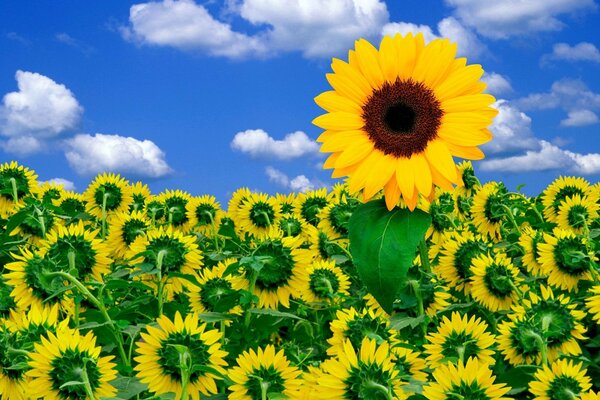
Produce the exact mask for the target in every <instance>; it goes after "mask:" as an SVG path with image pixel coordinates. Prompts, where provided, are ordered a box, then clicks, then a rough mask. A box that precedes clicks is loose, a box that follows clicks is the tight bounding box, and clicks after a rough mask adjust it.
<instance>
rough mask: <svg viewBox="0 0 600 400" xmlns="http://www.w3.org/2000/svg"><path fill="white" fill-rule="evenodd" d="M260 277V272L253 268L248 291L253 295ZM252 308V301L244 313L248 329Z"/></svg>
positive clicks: (245, 325)
mask: <svg viewBox="0 0 600 400" xmlns="http://www.w3.org/2000/svg"><path fill="white" fill-rule="evenodd" d="M257 278H258V273H257V272H256V271H255V270H252V275H251V276H250V286H249V288H248V291H249V292H250V294H251V295H254V287H255V286H256V279H257ZM250 308H252V302H251V303H250V304H249V305H248V308H247V309H246V310H245V313H246V314H245V315H244V327H245V328H246V329H248V327H249V326H250V311H249V310H250Z"/></svg>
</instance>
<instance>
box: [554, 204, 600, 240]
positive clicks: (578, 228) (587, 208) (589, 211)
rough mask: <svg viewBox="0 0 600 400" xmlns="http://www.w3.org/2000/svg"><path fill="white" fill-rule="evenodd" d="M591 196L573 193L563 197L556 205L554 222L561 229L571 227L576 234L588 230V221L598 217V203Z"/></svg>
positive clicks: (599, 205)
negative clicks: (557, 205)
mask: <svg viewBox="0 0 600 400" xmlns="http://www.w3.org/2000/svg"><path fill="white" fill-rule="evenodd" d="M596 201H597V200H596V199H595V198H593V197H588V196H584V197H581V196H580V195H579V194H574V195H573V196H571V197H567V198H566V199H564V200H563V201H562V202H561V203H560V205H559V207H558V216H557V217H556V223H557V224H558V226H559V227H561V228H562V229H571V230H572V231H573V232H575V233H576V234H578V235H579V234H583V233H585V232H586V230H588V231H589V225H590V223H591V222H592V221H593V220H595V219H596V218H598V209H600V204H598V203H597V202H596Z"/></svg>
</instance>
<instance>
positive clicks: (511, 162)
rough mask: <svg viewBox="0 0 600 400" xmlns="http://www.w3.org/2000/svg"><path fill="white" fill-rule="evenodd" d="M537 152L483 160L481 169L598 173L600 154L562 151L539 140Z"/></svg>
mask: <svg viewBox="0 0 600 400" xmlns="http://www.w3.org/2000/svg"><path fill="white" fill-rule="evenodd" d="M540 146H541V148H540V149H539V150H536V151H534V150H530V151H527V152H525V154H524V155H520V156H513V157H507V158H500V159H491V160H484V161H482V162H481V169H482V170H485V171H496V172H500V171H505V172H530V171H548V170H558V169H560V170H564V171H569V172H572V173H575V174H585V175H590V174H597V173H600V154H598V153H590V154H580V153H574V152H572V151H569V150H563V149H561V148H559V147H558V146H555V145H553V144H551V143H549V142H547V141H545V140H540Z"/></svg>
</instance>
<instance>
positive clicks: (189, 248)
mask: <svg viewBox="0 0 600 400" xmlns="http://www.w3.org/2000/svg"><path fill="white" fill-rule="evenodd" d="M127 258H128V259H130V265H131V266H136V265H138V264H142V265H144V264H150V265H153V266H155V267H156V268H157V269H158V267H159V265H158V264H159V260H160V262H161V263H162V265H160V275H161V279H162V282H163V284H164V285H165V286H164V287H165V290H166V294H167V297H170V296H171V295H173V294H175V293H180V292H182V291H183V290H184V287H188V288H189V287H191V285H192V284H191V283H190V282H188V281H187V280H184V279H182V278H178V277H170V276H169V273H170V272H177V273H182V274H188V275H192V276H194V275H196V274H197V273H198V270H199V269H200V267H201V266H202V252H201V251H200V250H199V249H198V245H197V244H196V242H195V240H194V237H193V236H188V235H184V234H183V233H181V232H180V231H177V230H174V229H173V228H172V227H171V226H168V227H166V228H165V227H162V226H161V227H159V228H155V229H151V230H149V231H148V232H147V233H146V235H140V236H138V237H137V238H136V239H135V240H134V241H133V243H131V245H130V246H129V253H128V254H127ZM150 279H151V278H149V277H148V278H145V281H148V280H150Z"/></svg>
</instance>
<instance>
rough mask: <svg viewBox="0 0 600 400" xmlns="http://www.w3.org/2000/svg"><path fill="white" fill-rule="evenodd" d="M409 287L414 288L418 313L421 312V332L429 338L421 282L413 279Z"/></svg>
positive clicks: (409, 282)
mask: <svg viewBox="0 0 600 400" xmlns="http://www.w3.org/2000/svg"><path fill="white" fill-rule="evenodd" d="M407 283H408V285H409V286H410V287H411V288H412V290H413V292H414V293H415V297H416V298H417V311H418V312H419V318H422V319H423V321H421V332H422V333H423V337H426V336H427V323H426V321H425V308H424V306H423V296H422V295H421V285H420V284H419V281H417V280H414V279H411V280H409V281H408V282H407Z"/></svg>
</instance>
